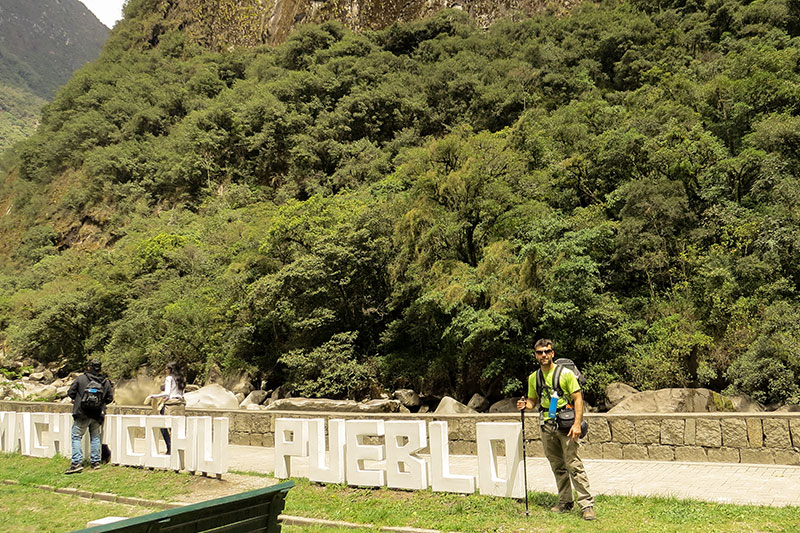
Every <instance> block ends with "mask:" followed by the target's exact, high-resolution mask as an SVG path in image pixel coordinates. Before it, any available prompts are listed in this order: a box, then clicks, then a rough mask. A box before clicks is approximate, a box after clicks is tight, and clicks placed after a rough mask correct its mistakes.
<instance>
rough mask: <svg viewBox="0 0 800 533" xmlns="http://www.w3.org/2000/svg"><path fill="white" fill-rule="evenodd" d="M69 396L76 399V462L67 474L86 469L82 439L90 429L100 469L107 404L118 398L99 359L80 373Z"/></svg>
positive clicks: (94, 459)
mask: <svg viewBox="0 0 800 533" xmlns="http://www.w3.org/2000/svg"><path fill="white" fill-rule="evenodd" d="M67 396H68V397H69V398H70V399H71V400H72V419H73V421H72V464H71V465H70V467H69V468H68V469H67V471H66V472H64V473H65V474H77V473H78V472H81V471H82V470H83V447H82V446H81V441H82V440H83V435H84V434H85V433H86V430H87V429H88V430H89V439H90V456H89V460H90V462H91V464H92V468H100V459H101V443H100V432H101V431H102V428H103V421H104V420H105V417H106V405H108V404H110V403H111V402H113V401H114V388H113V387H112V385H111V382H110V381H109V380H108V378H106V377H105V376H104V375H103V374H102V369H101V366H100V362H99V361H92V362H90V363H89V366H88V368H87V370H86V372H85V373H84V374H81V375H80V376H78V377H77V378H76V379H75V381H73V382H72V385H70V387H69V392H67Z"/></svg>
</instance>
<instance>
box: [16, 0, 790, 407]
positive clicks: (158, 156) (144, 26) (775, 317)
mask: <svg viewBox="0 0 800 533" xmlns="http://www.w3.org/2000/svg"><path fill="white" fill-rule="evenodd" d="M158 5H159V3H158V2H156V1H154V0H130V1H129V2H128V5H127V6H126V19H125V20H124V21H123V22H121V23H120V24H118V25H117V27H116V28H115V30H114V31H113V32H112V35H111V37H110V40H109V42H108V43H107V45H106V46H105V48H104V50H103V53H102V55H101V57H100V59H99V60H97V61H95V62H94V63H92V64H91V65H89V66H87V67H84V68H83V69H81V70H80V71H79V72H78V73H77V74H76V75H74V76H73V77H72V79H71V80H70V81H69V82H68V83H67V85H66V86H65V87H63V88H62V89H61V90H59V91H58V93H57V95H56V97H55V100H54V101H53V102H52V103H51V104H50V105H48V106H47V108H46V110H45V113H44V115H43V118H42V125H41V126H40V128H39V130H38V132H37V133H36V134H35V135H34V136H33V137H31V138H30V139H29V140H27V141H25V142H24V143H22V144H20V145H18V146H17V149H16V152H17V157H18V159H17V160H16V163H15V165H14V167H13V169H12V170H11V171H10V172H9V173H8V174H7V175H6V177H5V178H4V181H3V184H2V186H1V187H0V202H2V203H0V258H3V270H2V275H0V336H2V338H3V339H4V342H5V346H6V349H7V352H8V354H9V356H10V357H16V358H30V359H35V360H38V361H41V362H45V363H52V362H63V363H64V365H65V368H68V367H71V368H74V367H78V366H80V365H82V364H83V362H84V361H85V359H86V358H87V357H93V356H101V357H102V358H103V359H104V361H105V363H106V364H107V365H108V368H111V369H112V370H113V372H114V374H115V375H116V376H117V377H119V376H124V375H129V374H131V373H133V372H135V371H136V369H137V368H139V367H140V366H141V365H144V364H152V365H156V366H160V365H162V364H163V363H164V362H166V361H167V360H173V359H175V360H179V361H181V362H183V363H185V364H186V365H187V366H188V367H189V369H190V374H191V375H190V377H194V376H196V375H202V374H203V373H204V372H205V371H206V369H207V368H208V365H210V364H212V363H213V364H219V365H221V366H222V367H223V369H225V370H227V371H233V370H247V371H249V372H250V373H251V374H252V375H253V376H254V377H259V378H261V379H265V380H267V382H268V383H270V384H271V385H273V386H276V385H279V384H282V383H289V384H291V385H292V386H293V387H294V389H295V391H296V392H297V393H298V394H302V395H307V396H325V397H334V398H336V397H339V398H341V397H351V398H359V399H360V398H362V397H364V396H365V395H367V394H370V393H374V392H376V391H375V390H374V389H376V388H377V389H381V388H392V387H404V386H407V387H413V388H415V389H417V390H420V391H423V392H428V393H434V394H445V393H448V394H452V395H454V396H455V397H456V398H458V399H460V400H468V399H469V398H470V396H471V395H472V394H473V393H475V392H482V393H483V394H484V395H487V396H488V397H489V398H490V399H497V398H500V397H502V396H506V395H512V394H520V393H521V392H522V390H523V379H524V376H525V374H526V372H528V371H530V370H531V368H532V363H533V361H532V357H531V348H530V347H531V345H532V341H533V340H535V339H536V338H539V337H550V338H553V339H554V340H555V341H556V345H557V346H556V347H557V351H558V353H559V355H564V356H571V357H572V358H574V359H575V360H576V361H577V362H578V364H579V365H580V366H581V368H582V370H583V372H584V373H585V374H586V375H587V377H588V379H589V385H588V393H589V397H590V401H593V400H594V398H596V397H597V396H598V395H599V394H600V392H601V391H602V390H603V388H604V386H605V385H606V384H607V383H609V382H611V381H613V380H622V381H625V382H627V383H630V384H631V385H633V386H635V387H638V388H661V387H673V386H697V385H702V386H707V387H710V388H713V389H715V390H727V391H728V392H739V393H746V394H749V395H752V396H753V397H754V398H755V399H756V400H758V401H761V402H765V403H773V402H793V403H798V402H800V385H798V382H799V381H800V380H799V379H798V378H800V348H798V347H800V342H798V341H800V308H799V307H798V302H800V295H799V294H798V289H800V241H799V240H798V238H799V236H800V183H799V182H798V178H797V175H798V169H799V168H800V150H798V139H797V132H798V130H799V129H800V128H799V126H800V119H798V116H797V114H798V111H799V110H800V69H799V68H798V64H800V62H798V60H799V59H800V47H798V44H800V40H798V34H800V8H798V5H796V2H791V1H782V0H767V1H754V2H740V1H735V0H718V1H714V2H711V1H709V2H695V3H685V2H680V1H675V2H670V1H666V0H665V1H662V2H655V3H654V2H643V1H634V2H627V3H624V4H619V3H617V2H607V3H602V4H598V5H595V4H591V5H590V4H584V5H582V6H581V7H579V8H576V9H575V10H573V12H572V13H571V14H570V15H567V16H560V17H554V16H547V15H542V16H538V17H534V18H528V19H524V20H519V21H513V22H512V21H503V22H498V23H496V24H494V25H493V26H492V27H491V28H489V29H488V30H486V31H484V30H481V29H478V28H477V27H476V26H475V25H474V24H473V23H472V22H471V21H470V20H469V18H468V17H467V16H466V15H465V14H464V13H463V12H460V11H445V12H441V13H439V14H438V15H436V16H435V17H433V18H430V19H427V20H423V21H417V22H411V23H404V24H398V25H394V26H392V27H390V28H388V29H385V30H381V31H369V32H363V33H360V34H354V33H352V32H350V31H348V30H346V29H344V27H343V26H342V25H340V24H338V23H326V24H323V25H312V26H305V27H302V28H300V29H299V30H298V31H295V32H294V33H293V34H292V35H291V36H290V37H289V39H288V40H287V41H286V42H285V43H284V44H282V45H280V46H277V47H275V48H270V47H263V48H232V49H229V50H227V51H224V52H212V51H209V50H207V49H205V48H203V47H202V46H201V45H199V44H197V41H196V40H193V39H192V38H191V36H188V35H187V34H185V33H182V32H181V31H180V29H178V28H171V27H169V28H167V27H163V26H160V25H159V22H158V21H159V18H158V17H159V16H160V15H159V13H160V12H159V11H158ZM159 28H160V29H159ZM371 389H372V390H371Z"/></svg>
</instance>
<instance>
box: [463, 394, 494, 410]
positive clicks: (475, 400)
mask: <svg viewBox="0 0 800 533" xmlns="http://www.w3.org/2000/svg"><path fill="white" fill-rule="evenodd" d="M467 407H469V408H470V409H475V410H476V411H478V412H479V413H485V412H486V411H488V410H489V400H487V399H486V398H484V397H483V396H482V395H480V394H478V393H477V392H476V393H475V394H473V395H472V398H470V399H469V402H467Z"/></svg>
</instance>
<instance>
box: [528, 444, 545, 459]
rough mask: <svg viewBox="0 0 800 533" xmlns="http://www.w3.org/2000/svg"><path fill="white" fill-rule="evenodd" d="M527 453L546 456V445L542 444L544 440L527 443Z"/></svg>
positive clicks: (529, 455)
mask: <svg viewBox="0 0 800 533" xmlns="http://www.w3.org/2000/svg"><path fill="white" fill-rule="evenodd" d="M525 454H526V455H527V456H528V457H544V446H542V441H541V440H538V441H535V442H533V443H530V442H527V443H525Z"/></svg>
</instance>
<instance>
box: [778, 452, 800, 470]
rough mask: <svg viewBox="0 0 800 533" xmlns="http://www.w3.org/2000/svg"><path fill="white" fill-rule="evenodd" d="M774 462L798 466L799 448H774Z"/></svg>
mask: <svg viewBox="0 0 800 533" xmlns="http://www.w3.org/2000/svg"><path fill="white" fill-rule="evenodd" d="M775 464H779V465H792V466H800V450H798V449H794V450H775Z"/></svg>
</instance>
